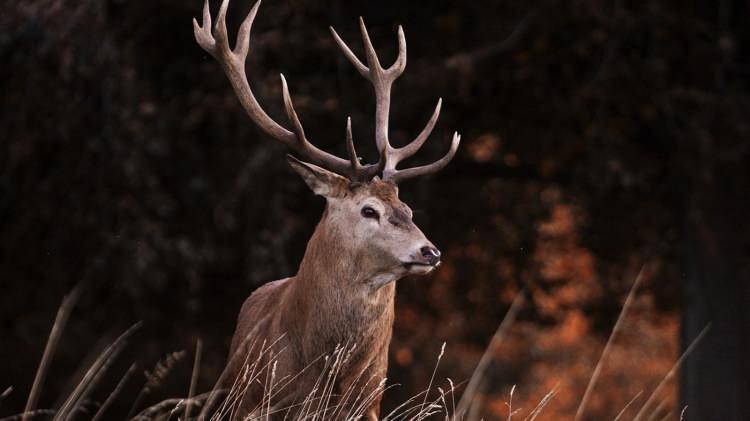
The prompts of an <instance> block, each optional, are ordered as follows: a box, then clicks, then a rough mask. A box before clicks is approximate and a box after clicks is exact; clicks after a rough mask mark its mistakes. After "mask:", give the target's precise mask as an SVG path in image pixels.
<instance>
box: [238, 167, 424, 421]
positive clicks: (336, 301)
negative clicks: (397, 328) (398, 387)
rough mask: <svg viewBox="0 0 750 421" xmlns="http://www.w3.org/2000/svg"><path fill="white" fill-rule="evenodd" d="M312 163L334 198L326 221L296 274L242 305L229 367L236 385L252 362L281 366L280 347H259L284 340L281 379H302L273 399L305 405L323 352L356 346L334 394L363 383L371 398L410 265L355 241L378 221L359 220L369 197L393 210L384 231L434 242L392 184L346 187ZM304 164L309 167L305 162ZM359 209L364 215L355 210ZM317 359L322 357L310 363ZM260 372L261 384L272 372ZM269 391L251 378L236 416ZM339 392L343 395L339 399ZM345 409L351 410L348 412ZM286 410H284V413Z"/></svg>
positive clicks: (372, 411) (374, 407) (375, 407)
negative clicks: (398, 289) (399, 287)
mask: <svg viewBox="0 0 750 421" xmlns="http://www.w3.org/2000/svg"><path fill="white" fill-rule="evenodd" d="M310 168H312V169H313V170H314V171H315V173H314V174H312V176H313V178H310V176H311V174H310V173H302V174H303V178H305V179H306V181H307V182H308V184H310V185H311V187H312V188H313V190H316V188H318V189H319V188H320V186H318V185H316V184H315V183H317V182H319V181H320V180H321V177H320V176H325V177H324V179H325V183H326V188H327V190H325V191H326V192H327V193H328V198H329V203H328V205H327V206H326V210H325V212H324V215H323V218H322V219H321V221H320V223H319V224H318V226H317V228H316V229H315V232H314V233H313V235H312V238H311V239H310V241H309V242H308V245H307V249H306V251H305V255H304V257H303V259H302V262H301V264H300V267H299V271H298V272H297V275H295V276H293V277H291V278H287V279H282V280H278V281H274V282H271V283H269V284H266V285H264V286H263V287H261V288H259V289H258V290H257V291H255V292H254V293H253V294H252V295H251V296H250V297H249V298H248V299H247V300H246V301H245V303H244V304H243V306H242V309H241V311H240V315H239V318H238V323H237V329H236V332H235V334H234V337H233V339H232V347H231V353H230V356H232V358H230V362H229V364H228V366H227V370H228V374H229V376H228V379H229V383H228V384H227V387H231V385H232V384H233V383H234V382H235V381H236V380H237V379H238V378H242V375H243V369H244V368H246V367H247V366H248V363H249V364H252V363H253V362H254V361H256V360H258V361H261V364H260V366H263V365H266V364H267V366H268V367H271V366H272V364H273V363H271V362H269V361H270V360H271V359H272V358H271V357H270V354H271V353H266V354H265V356H260V357H259V354H260V348H261V345H262V344H263V341H265V343H266V346H267V345H268V344H269V343H272V342H274V341H275V343H274V345H273V350H274V351H273V352H278V356H277V357H276V358H275V360H276V361H277V366H276V379H277V380H276V381H277V382H280V379H281V378H282V377H284V376H295V375H299V377H298V378H297V379H296V381H295V382H294V384H293V386H291V387H289V388H287V390H283V391H282V392H281V393H279V398H278V400H277V401H274V402H271V405H275V406H276V407H285V406H288V405H292V404H294V403H300V402H301V401H302V400H303V399H304V398H305V396H306V395H307V394H308V393H309V392H310V391H311V390H312V389H313V387H314V385H315V382H316V380H317V379H318V377H319V375H320V373H321V371H322V370H323V368H324V362H323V360H321V359H320V357H321V356H323V355H326V354H330V353H331V352H333V351H334V349H335V347H336V346H337V345H347V344H349V345H355V346H356V348H355V350H354V352H352V354H351V356H350V357H349V358H348V359H347V361H346V363H345V364H344V365H343V366H342V367H341V369H340V372H339V375H338V378H337V380H336V382H335V387H334V392H333V393H334V394H336V395H340V394H343V393H345V392H346V390H347V389H348V388H356V390H355V391H354V394H355V396H356V395H357V394H359V393H360V390H362V396H367V395H368V394H369V393H371V392H373V390H374V389H375V388H376V387H377V386H378V383H379V382H380V381H381V380H382V379H384V378H385V375H386V371H387V367H388V358H387V355H388V346H389V343H390V340H391V332H392V325H393V316H394V295H395V283H394V282H393V281H395V280H396V279H398V278H400V277H402V276H404V275H406V274H407V273H409V272H408V270H407V269H405V268H404V266H403V265H402V264H401V262H398V265H395V264H394V262H393V259H394V258H393V256H390V255H389V254H388V253H386V252H384V251H383V250H381V248H382V247H381V248H378V247H377V244H371V243H369V242H367V241H365V242H364V243H362V241H361V240H359V239H357V241H355V239H353V238H352V235H353V234H354V232H356V231H352V230H355V228H356V226H357V224H361V225H362V226H363V227H364V228H366V229H372V228H371V227H370V225H366V224H371V222H370V221H361V220H359V219H356V218H361V216H360V215H359V212H358V209H359V206H361V205H360V202H361V201H372V200H373V198H374V199H377V200H378V201H380V203H381V204H382V205H383V209H384V210H385V214H384V215H382V219H383V222H380V224H381V225H379V226H378V228H377V230H378V231H377V232H381V231H384V230H393V231H392V232H394V233H399V234H400V235H402V236H406V237H404V238H407V239H409V240H410V241H411V240H413V242H414V244H422V243H425V244H429V242H427V240H426V239H425V238H424V235H423V234H422V233H421V231H419V229H418V228H417V227H416V226H415V225H414V223H413V222H412V221H411V217H410V215H411V211H410V210H409V208H408V207H407V206H406V205H405V204H403V203H402V202H401V201H400V200H399V199H398V190H397V189H396V187H395V186H394V185H393V184H391V183H388V182H383V181H380V180H377V179H376V180H374V181H372V182H370V183H367V184H359V185H351V184H349V183H348V182H346V183H345V184H344V183H343V182H342V180H341V179H339V178H335V177H334V178H331V174H330V173H327V172H322V173H321V172H320V171H325V170H321V169H319V168H316V167H313V166H306V167H305V168H302V171H307V170H309V169H310ZM295 169H297V170H298V171H300V168H296V167H295ZM334 187H335V188H334ZM316 191H317V190H316ZM355 211H356V212H357V215H352V214H353V213H354V212H355ZM394 215H395V216H394ZM347 218H349V219H347ZM394 218H395V219H398V222H399V223H398V225H397V224H393V223H392V222H387V221H388V220H389V219H394ZM351 221H354V222H351ZM388 232H390V231H388ZM399 242H400V243H404V242H405V241H404V240H399ZM357 244H364V246H362V245H357ZM386 248H387V247H386ZM425 273H426V272H425ZM314 361H317V362H316V363H314V364H313V365H312V366H310V367H309V368H307V369H306V367H307V366H308V364H310V363H312V362H314ZM300 373H301V374H300ZM259 378H260V381H261V383H262V382H263V381H264V380H265V375H261V376H260V377H259ZM357 379H359V380H357ZM365 383H366V384H365ZM263 393H264V391H263V386H262V385H260V384H257V383H256V384H253V385H251V386H250V387H249V388H248V391H247V393H246V394H245V397H244V399H243V401H242V406H241V410H240V411H239V412H238V413H237V416H238V418H239V417H242V416H243V415H246V414H248V413H250V412H251V411H252V410H253V408H256V407H257V406H258V405H259V404H260V403H261V400H262V396H263ZM336 399H337V398H336V397H334V399H332V402H331V403H330V405H335V404H336V403H338V402H336ZM343 404H346V402H344V403H343ZM379 407H380V398H379V397H377V398H376V399H375V400H374V401H373V402H372V404H371V406H370V408H369V409H368V410H367V413H366V419H368V420H376V419H377V418H378V416H379V412H380V410H379ZM293 413H294V411H292V415H293ZM341 413H342V414H346V413H347V410H343V411H341ZM284 415H285V414H284V413H281V414H280V416H279V418H283V416H284Z"/></svg>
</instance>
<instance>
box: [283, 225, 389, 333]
mask: <svg viewBox="0 0 750 421" xmlns="http://www.w3.org/2000/svg"><path fill="white" fill-rule="evenodd" d="M347 234H348V233H344V232H340V231H338V228H337V227H334V226H330V225H327V224H326V222H325V218H324V220H323V221H321V223H320V224H318V227H317V228H316V229H315V232H314V233H313V235H312V237H311V238H310V241H309V242H308V244H307V249H306V251H305V256H304V257H303V259H302V263H301V264H300V267H299V271H298V273H297V276H296V277H295V279H294V282H293V285H291V286H290V287H291V291H290V293H291V294H292V296H293V302H294V303H295V306H296V307H297V311H298V314H307V315H309V317H305V320H297V322H298V325H300V324H301V325H304V329H305V332H306V334H312V335H315V336H316V337H317V338H319V340H320V341H322V342H325V346H330V345H336V344H338V343H344V342H350V341H356V342H362V341H367V342H370V341H371V340H376V341H378V342H381V343H383V342H384V344H385V346H387V343H388V342H389V341H390V336H391V329H392V325H393V304H394V296H395V283H394V282H382V279H380V283H377V282H376V281H377V280H378V278H382V277H383V276H385V277H387V276H388V275H387V274H385V275H384V274H383V273H382V271H378V270H377V269H376V265H375V264H374V263H373V261H372V257H369V256H368V255H367V254H366V253H358V252H355V251H353V250H351V247H347V244H346V243H347V241H346V235H347ZM392 280H395V279H392ZM300 327H301V326H300ZM359 345H366V344H359ZM372 345H374V344H372Z"/></svg>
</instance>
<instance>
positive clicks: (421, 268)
mask: <svg viewBox="0 0 750 421" xmlns="http://www.w3.org/2000/svg"><path fill="white" fill-rule="evenodd" d="M403 266H404V268H405V269H406V270H408V271H409V272H411V273H430V272H432V271H433V269H435V268H436V267H438V266H440V262H437V263H435V264H429V263H425V262H406V263H404V264H403Z"/></svg>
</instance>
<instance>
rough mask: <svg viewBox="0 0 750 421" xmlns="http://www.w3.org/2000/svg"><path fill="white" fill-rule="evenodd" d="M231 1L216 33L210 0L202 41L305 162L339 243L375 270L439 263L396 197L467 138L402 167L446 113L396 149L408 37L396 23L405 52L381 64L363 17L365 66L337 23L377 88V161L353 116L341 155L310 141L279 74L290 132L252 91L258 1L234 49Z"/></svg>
mask: <svg viewBox="0 0 750 421" xmlns="http://www.w3.org/2000/svg"><path fill="white" fill-rule="evenodd" d="M228 4H229V1H228V0H224V1H222V4H221V7H220V8H219V13H218V15H217V22H216V27H215V29H214V30H213V31H212V28H211V14H210V12H209V8H208V1H207V0H206V3H205V5H204V9H203V25H202V26H201V25H199V24H198V22H197V21H195V20H194V21H193V25H194V30H195V37H196V40H197V41H198V44H200V46H201V47H202V48H203V49H204V50H205V51H207V52H208V53H209V54H211V55H212V56H213V57H214V58H216V59H217V60H218V61H219V62H220V63H221V64H222V67H223V68H224V71H225V73H226V75H227V77H228V78H229V81H230V83H231V84H232V87H233V88H234V91H235V93H236V94H237V97H238V99H239V100H240V102H241V103H242V106H243V107H244V108H245V111H247V114H248V115H249V116H250V118H251V119H252V120H253V121H254V122H255V123H256V124H257V125H258V127H260V128H261V129H262V130H263V131H264V132H265V133H266V134H268V135H269V136H271V137H272V138H274V139H276V140H278V141H280V142H282V143H284V144H285V145H287V146H288V147H290V148H291V149H292V150H293V151H294V152H296V153H297V154H298V155H299V156H301V157H304V158H305V160H306V161H307V162H304V161H300V160H298V159H296V158H293V157H290V164H291V165H292V168H294V169H295V170H296V171H297V172H298V173H299V174H300V175H301V176H302V178H303V179H304V180H305V182H306V183H307V184H308V186H309V187H310V188H311V189H312V190H313V192H315V193H316V194H319V195H321V196H323V197H325V198H326V200H327V207H326V212H325V215H324V217H323V220H322V221H321V224H322V225H325V226H328V227H329V229H330V230H331V231H332V232H334V234H335V235H336V239H337V241H340V242H342V243H343V244H338V245H339V246H341V245H343V246H344V247H346V248H347V249H349V250H352V251H353V252H354V253H356V254H357V255H358V259H359V261H361V262H364V263H367V264H369V265H371V266H372V268H373V270H376V271H377V270H380V271H385V272H389V273H390V274H392V275H404V274H409V273H414V274H422V273H428V272H430V271H431V270H432V269H434V268H435V267H436V266H437V264H438V263H439V262H440V252H439V251H438V249H437V248H435V246H434V245H432V243H430V241H429V240H427V238H426V237H425V235H424V234H423V233H422V231H420V230H419V228H417V226H416V225H414V223H413V222H412V218H411V216H412V213H411V209H409V207H408V206H406V205H405V204H404V203H403V202H401V201H400V200H399V198H398V187H397V185H398V183H400V182H402V181H404V180H406V179H409V178H413V177H417V176H420V175H425V174H430V173H434V172H436V171H438V170H440V169H441V168H443V167H444V166H445V165H446V164H448V162H450V160H451V159H452V158H453V156H454V155H455V153H456V149H457V148H458V144H459V142H460V140H461V137H460V136H459V135H458V133H454V135H453V141H452V143H451V147H450V149H449V151H448V153H447V154H446V155H445V156H444V157H443V158H441V159H439V160H438V161H435V162H433V163H431V164H428V165H423V166H419V167H413V168H406V169H397V168H396V167H397V165H398V164H399V162H400V161H402V160H404V159H406V158H408V157H410V156H412V155H414V154H415V153H416V152H417V151H418V150H419V149H420V148H421V146H422V145H423V144H424V142H425V140H427V138H428V137H429V135H430V133H431V132H432V129H433V128H434V126H435V123H436V122H437V119H438V115H439V114H440V106H441V100H438V102H437V105H436V107H435V111H434V112H433V114H432V117H431V118H430V120H429V121H428V122H427V124H426V125H425V127H424V129H423V130H422V131H421V133H420V134H419V135H418V136H417V137H416V138H415V139H414V140H413V141H412V142H410V143H408V144H407V145H405V146H403V147H400V148H398V147H393V146H391V144H390V142H389V140H388V119H389V110H390V102H391V86H392V84H393V82H394V81H395V80H396V79H397V78H398V77H399V76H400V75H401V73H403V71H404V69H405V67H406V39H405V37H404V31H403V29H402V28H401V27H400V26H399V28H398V46H399V54H398V58H397V59H396V61H395V62H394V63H393V65H391V66H390V67H388V68H387V69H386V68H383V67H382V66H381V64H380V61H379V60H378V57H377V54H376V53H375V48H374V47H373V46H372V42H371V41H370V37H369V35H368V33H367V29H366V27H365V24H364V22H363V21H362V19H361V18H360V22H359V23H360V30H361V33H362V39H363V41H364V46H365V57H366V61H367V65H365V64H363V63H362V61H360V60H359V59H358V58H357V56H356V55H355V54H354V53H353V52H352V51H351V49H349V47H348V46H347V45H346V44H345V43H344V42H343V41H342V40H341V38H340V37H339V36H338V34H337V33H336V31H334V30H333V28H331V33H332V35H333V38H334V40H335V41H336V43H337V44H338V46H339V48H340V49H341V50H342V52H343V53H344V55H345V56H346V58H347V59H348V60H349V61H350V62H351V63H352V64H353V65H354V67H355V68H356V70H357V71H358V72H359V73H360V74H361V75H362V76H363V77H365V78H366V79H368V80H369V81H370V82H371V83H372V85H373V88H374V90H375V144H376V146H377V150H378V152H379V155H380V156H379V159H378V161H377V162H376V163H373V164H363V163H361V162H360V158H359V157H358V156H357V153H356V151H355V148H354V142H353V140H352V130H351V120H350V119H348V120H347V130H346V135H347V136H346V146H347V152H348V155H349V156H348V158H347V159H343V158H340V157H337V156H334V155H331V154H329V153H328V152H325V151H323V150H321V149H318V148H317V147H316V146H314V145H313V144H312V143H310V142H309V141H308V139H307V137H306V135H305V132H304V130H303V128H302V123H301V122H300V120H299V118H298V117H297V113H296V111H295V110H294V105H293V104H292V100H291V96H290V95H289V89H288V87H287V83H286V80H285V79H284V76H283V75H282V76H281V83H282V93H283V99H284V106H285V110H286V114H287V117H288V119H289V121H290V123H291V129H292V130H291V131H290V130H287V129H286V128H284V127H282V126H281V125H279V124H278V123H277V122H275V121H274V120H273V119H271V118H270V117H269V116H268V114H266V112H265V111H263V109H262V108H261V106H260V104H259V103H258V101H257V99H256V98H255V96H254V95H253V92H252V90H251V89H250V85H249V83H248V80H247V75H246V74H245V60H246V58H247V53H248V50H249V43H250V29H251V27H252V24H253V20H254V19H255V15H256V14H257V11H258V7H259V6H260V1H258V2H257V3H256V4H255V6H253V8H252V9H251V10H250V12H249V13H248V15H247V17H246V18H245V20H244V21H243V22H242V24H241V26H240V29H239V32H238V34H237V42H236V45H235V47H234V49H232V48H230V46H229V40H228V36H227V27H226V11H227V6H228Z"/></svg>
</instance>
